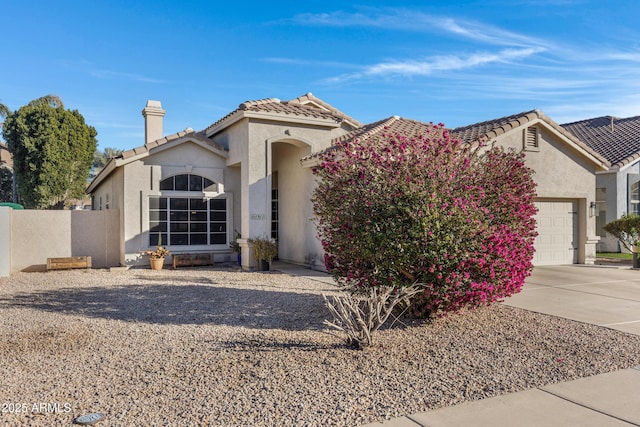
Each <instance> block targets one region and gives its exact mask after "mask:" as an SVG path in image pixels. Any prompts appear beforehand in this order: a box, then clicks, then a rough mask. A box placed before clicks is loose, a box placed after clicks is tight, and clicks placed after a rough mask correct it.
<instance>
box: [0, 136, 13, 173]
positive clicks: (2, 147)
mask: <svg viewBox="0 0 640 427" xmlns="http://www.w3.org/2000/svg"><path fill="white" fill-rule="evenodd" d="M0 165H1V166H3V167H5V168H9V169H11V170H13V157H11V153H10V152H9V147H7V144H5V143H4V142H0Z"/></svg>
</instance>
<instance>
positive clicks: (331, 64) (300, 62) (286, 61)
mask: <svg viewBox="0 0 640 427" xmlns="http://www.w3.org/2000/svg"><path fill="white" fill-rule="evenodd" d="M262 60H263V61H265V62H271V63H274V64H285V65H301V66H313V67H317V66H323V67H331V68H360V67H359V66H357V65H354V64H349V63H346V62H338V61H316V60H309V59H299V58H284V57H268V58H263V59H262Z"/></svg>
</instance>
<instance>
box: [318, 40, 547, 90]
mask: <svg viewBox="0 0 640 427" xmlns="http://www.w3.org/2000/svg"><path fill="white" fill-rule="evenodd" d="M542 51H544V49H543V48H541V47H529V48H523V49H504V50H501V51H499V52H494V53H492V52H482V53H473V54H469V55H465V56H460V55H446V56H434V57H430V58H426V59H424V60H421V61H416V60H404V61H387V62H381V63H378V64H373V65H369V66H366V67H364V68H363V69H362V70H361V71H358V72H355V73H351V74H343V75H341V76H337V77H332V78H329V79H326V82H327V83H339V82H344V81H348V80H354V79H361V78H365V77H387V76H394V75H399V76H404V77H410V76H428V75H431V74H433V73H435V72H444V71H452V70H462V69H466V68H473V67H477V66H481V65H486V64H489V63H492V62H502V63H507V62H511V61H515V60H519V59H521V58H525V57H528V56H531V55H535V54H537V53H540V52H542Z"/></svg>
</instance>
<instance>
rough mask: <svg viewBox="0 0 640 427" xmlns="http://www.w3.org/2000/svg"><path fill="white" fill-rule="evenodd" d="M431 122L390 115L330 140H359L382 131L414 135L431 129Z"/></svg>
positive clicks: (334, 141)
mask: <svg viewBox="0 0 640 427" xmlns="http://www.w3.org/2000/svg"><path fill="white" fill-rule="evenodd" d="M432 127H433V125H432V124H431V123H424V122H419V121H417V120H411V119H404V118H402V117H398V116H392V117H389V118H386V119H383V120H380V121H377V122H373V123H369V124H368V125H364V126H362V127H361V128H359V129H356V130H354V131H352V132H349V133H346V134H344V135H342V136H339V137H337V138H334V139H333V140H332V141H331V142H332V144H335V143H337V142H340V141H346V140H348V139H353V138H357V139H359V140H361V141H364V140H367V139H369V138H373V137H376V136H380V135H382V134H383V133H392V134H396V133H400V134H403V135H416V134H422V133H425V132H426V131H427V130H429V129H431V128H432Z"/></svg>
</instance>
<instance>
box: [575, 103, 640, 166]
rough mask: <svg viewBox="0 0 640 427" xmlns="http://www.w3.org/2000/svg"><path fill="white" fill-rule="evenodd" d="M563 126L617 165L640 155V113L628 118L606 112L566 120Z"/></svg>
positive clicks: (621, 164) (623, 164)
mask: <svg viewBox="0 0 640 427" xmlns="http://www.w3.org/2000/svg"><path fill="white" fill-rule="evenodd" d="M562 127H563V128H565V129H567V130H568V131H569V132H571V133H573V134H574V135H575V136H576V137H578V138H579V139H580V140H581V141H584V143H585V144H587V145H588V146H589V147H591V149H593V150H594V151H596V152H598V153H600V155H602V157H604V158H605V159H607V160H608V161H609V162H610V163H611V164H612V165H613V166H617V167H622V166H625V165H627V164H630V163H632V162H634V161H636V160H638V159H639V158H640V116H635V117H627V118H624V119H621V118H617V117H613V116H602V117H595V118H593V119H587V120H581V121H578V122H573V123H566V124H563V125H562Z"/></svg>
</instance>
